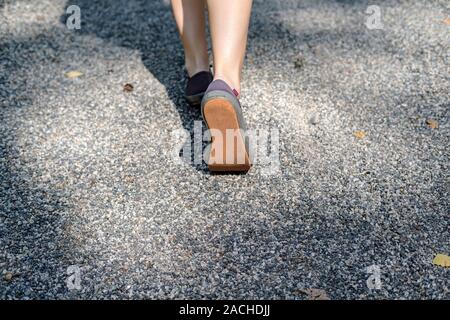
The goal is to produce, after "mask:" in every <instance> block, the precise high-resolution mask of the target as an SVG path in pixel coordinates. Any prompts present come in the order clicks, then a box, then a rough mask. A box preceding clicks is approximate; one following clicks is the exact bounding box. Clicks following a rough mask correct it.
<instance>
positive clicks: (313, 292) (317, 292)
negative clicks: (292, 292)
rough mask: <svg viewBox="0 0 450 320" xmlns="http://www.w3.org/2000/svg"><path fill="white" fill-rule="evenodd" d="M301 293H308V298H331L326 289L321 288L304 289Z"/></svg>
mask: <svg viewBox="0 0 450 320" xmlns="http://www.w3.org/2000/svg"><path fill="white" fill-rule="evenodd" d="M299 291H300V292H301V293H304V294H306V295H307V296H308V297H307V298H306V299H308V300H330V298H329V297H328V295H327V293H326V292H325V290H321V289H302V290H299Z"/></svg>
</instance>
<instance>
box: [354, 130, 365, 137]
mask: <svg viewBox="0 0 450 320" xmlns="http://www.w3.org/2000/svg"><path fill="white" fill-rule="evenodd" d="M353 135H354V136H355V137H356V138H358V139H363V138H364V137H365V136H367V133H366V132H365V131H362V130H356V131H355V132H353Z"/></svg>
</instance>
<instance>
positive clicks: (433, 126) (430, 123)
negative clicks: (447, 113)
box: [426, 119, 439, 129]
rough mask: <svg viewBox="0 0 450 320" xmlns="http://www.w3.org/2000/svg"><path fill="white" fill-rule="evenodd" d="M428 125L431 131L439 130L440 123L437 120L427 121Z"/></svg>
mask: <svg viewBox="0 0 450 320" xmlns="http://www.w3.org/2000/svg"><path fill="white" fill-rule="evenodd" d="M426 123H427V126H428V127H430V128H431V129H437V128H439V123H438V122H437V121H436V120H433V119H427V121H426Z"/></svg>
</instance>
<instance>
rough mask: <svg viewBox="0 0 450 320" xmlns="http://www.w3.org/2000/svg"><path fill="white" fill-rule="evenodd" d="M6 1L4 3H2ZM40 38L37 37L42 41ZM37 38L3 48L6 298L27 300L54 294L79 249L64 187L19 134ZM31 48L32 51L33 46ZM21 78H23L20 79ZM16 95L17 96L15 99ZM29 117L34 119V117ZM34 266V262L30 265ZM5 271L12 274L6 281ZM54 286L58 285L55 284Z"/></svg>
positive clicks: (0, 112)
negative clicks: (20, 55)
mask: <svg viewBox="0 0 450 320" xmlns="http://www.w3.org/2000/svg"><path fill="white" fill-rule="evenodd" d="M1 4H2V3H0V5H1ZM38 41H39V40H36V42H38ZM36 42H35V41H31V40H30V41H29V42H28V41H23V40H18V41H10V40H9V41H7V42H6V41H5V42H3V41H1V40H0V47H1V48H2V50H1V51H0V66H1V67H2V72H1V73H0V248H1V249H0V275H1V279H0V298H2V299H23V298H25V297H31V296H38V297H40V298H44V297H46V296H47V294H48V293H49V290H50V289H51V288H49V287H48V286H47V283H48V282H49V281H48V279H50V278H53V279H55V278H57V279H59V280H61V281H60V282H61V287H60V288H59V289H57V290H59V291H60V292H65V290H66V289H65V286H64V279H65V277H66V268H67V267H68V266H69V265H70V261H71V258H69V257H67V254H66V253H68V252H73V248H74V247H73V246H72V244H73V243H72V240H71V238H70V233H68V232H66V229H67V223H66V222H67V221H66V220H65V217H64V212H66V211H67V208H68V206H69V204H68V202H67V200H66V197H65V196H64V195H63V193H64V190H62V189H58V188H56V187H55V186H54V185H52V184H51V183H44V182H38V181H43V180H45V179H42V177H41V176H40V172H39V168H37V167H35V160H36V159H35V158H34V157H38V155H36V154H34V153H32V154H30V153H27V152H28V151H27V150H28V147H29V146H28V143H30V140H28V139H24V140H21V139H19V136H20V135H21V133H22V132H21V130H22V129H23V128H24V123H26V121H27V116H28V115H27V114H28V110H29V109H28V106H29V105H30V104H31V103H32V96H31V95H30V90H31V89H30V87H29V84H28V83H23V82H18V81H17V78H19V79H20V76H18V75H20V74H23V71H24V65H22V64H21V63H20V62H18V61H16V60H15V58H17V55H14V54H16V53H17V52H19V51H20V50H22V52H25V53H24V54H25V55H26V52H27V50H28V49H29V48H30V47H32V46H33V45H34V44H35V43H36ZM28 52H29V51H28ZM16 77H17V78H16ZM11 97H12V99H11ZM28 120H29V118H28ZM30 266H32V267H31V268H30ZM2 272H9V273H10V274H11V276H12V278H11V279H10V280H9V281H5V279H4V275H3V274H2ZM52 289H54V288H52Z"/></svg>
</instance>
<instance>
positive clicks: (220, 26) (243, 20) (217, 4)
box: [206, 0, 252, 92]
mask: <svg viewBox="0 0 450 320" xmlns="http://www.w3.org/2000/svg"><path fill="white" fill-rule="evenodd" d="M206 2H207V4H208V13H209V22H210V28H211V38H212V47H213V60H214V79H221V80H223V81H225V82H226V83H228V85H230V86H231V87H232V88H234V89H236V90H238V92H240V87H241V71H242V66H243V63H244V56H245V49H246V46H247V34H248V25H249V21H250V12H251V7H252V0H206Z"/></svg>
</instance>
